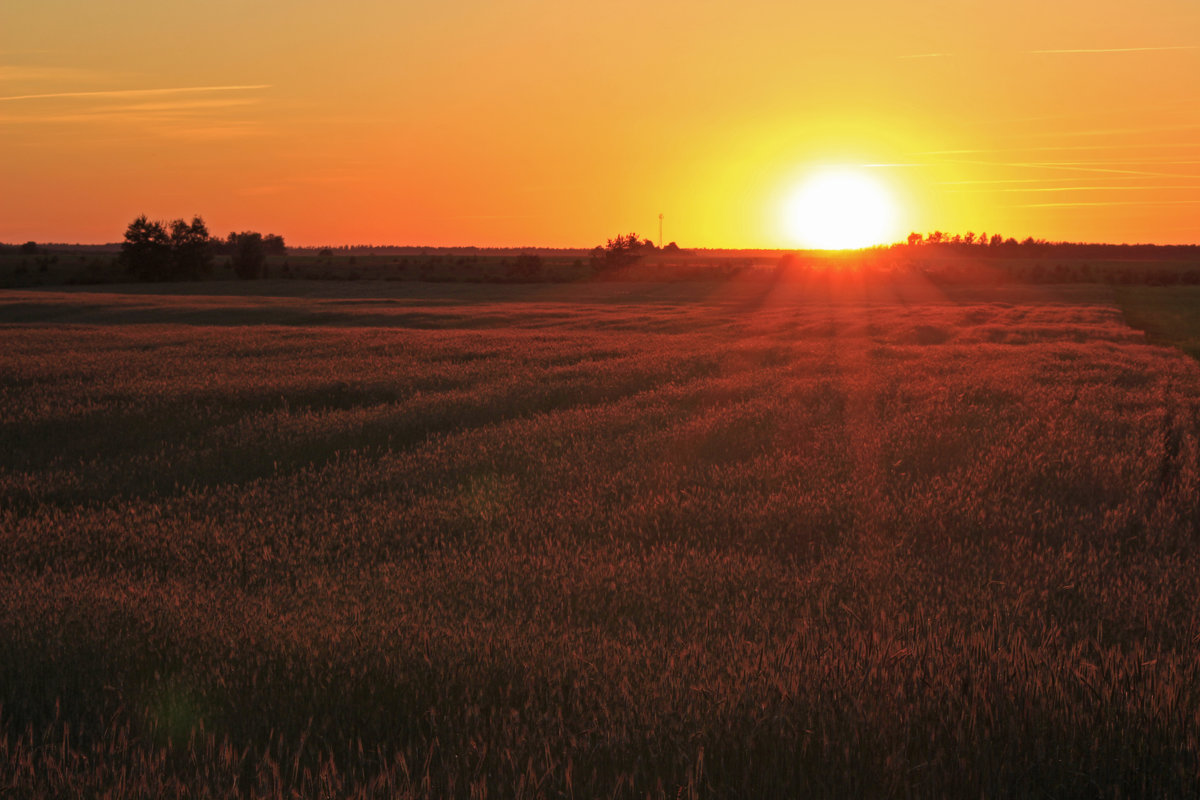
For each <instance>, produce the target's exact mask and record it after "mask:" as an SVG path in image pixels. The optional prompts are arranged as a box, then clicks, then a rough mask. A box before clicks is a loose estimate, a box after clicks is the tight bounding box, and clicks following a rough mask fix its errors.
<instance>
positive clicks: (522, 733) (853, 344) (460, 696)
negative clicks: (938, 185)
mask: <svg viewBox="0 0 1200 800" xmlns="http://www.w3.org/2000/svg"><path fill="white" fill-rule="evenodd" d="M245 289H246V287H245V286H239V285H230V284H195V285H189V286H174V287H165V288H163V287H159V288H156V289H153V290H150V289H146V288H145V287H130V288H127V289H122V290H120V293H117V294H106V293H96V292H87V291H74V292H72V291H62V292H52V291H45V292H23V291H7V292H0V409H3V416H2V417H0V704H2V705H0V795H3V794H5V792H12V793H13V794H14V796H36V795H39V794H40V795H41V796H47V797H51V796H55V797H56V796H64V795H72V794H76V795H79V796H93V795H98V794H100V793H101V792H102V791H107V790H111V791H113V792H114V795H115V796H119V797H141V796H161V795H166V796H175V795H177V794H182V793H184V792H186V793H187V795H188V796H190V797H209V796H232V795H234V794H235V793H236V792H242V793H243V794H244V795H246V796H260V795H261V796H270V797H287V796H292V793H293V792H296V793H299V794H300V795H301V796H305V797H319V796H348V795H353V794H359V795H361V796H377V797H388V796H420V797H426V796H428V797H443V796H461V797H468V796H483V794H484V793H485V791H486V794H487V796H491V797H510V796H525V797H539V796H545V797H579V798H591V797H610V796H615V797H631V798H632V797H639V798H640V797H645V796H647V795H648V796H650V797H676V796H680V795H682V796H701V797H768V796H795V797H807V796H818V797H884V796H947V797H978V796H981V795H982V796H986V797H1008V796H1034V795H1037V794H1039V793H1044V794H1046V795H1049V796H1053V797H1075V796H1079V797H1091V796H1117V795H1118V794H1119V795H1121V796H1134V797H1145V796H1164V797H1179V796H1194V795H1196V794H1197V793H1200V661H1198V660H1197V652H1198V651H1197V647H1198V642H1200V619H1198V618H1197V617H1196V612H1195V601H1196V598H1197V597H1200V552H1198V551H1200V540H1198V537H1197V532H1198V531H1197V527H1198V522H1197V511H1196V507H1197V498H1200V460H1198V459H1200V450H1198V447H1200V437H1198V434H1200V425H1198V417H1197V412H1198V410H1200V409H1198V405H1200V367H1198V366H1197V364H1196V363H1195V362H1193V361H1192V360H1190V359H1188V358H1187V357H1186V356H1184V355H1183V354H1181V353H1180V352H1178V351H1176V350H1172V349H1168V348H1165V347H1160V346H1154V345H1151V344H1148V343H1147V341H1146V339H1145V336H1144V334H1142V333H1141V332H1140V331H1138V330H1135V329H1133V328H1130V327H1128V326H1127V325H1126V324H1125V320H1124V317H1123V316H1122V311H1121V310H1119V309H1118V307H1117V306H1116V305H1115V301H1116V299H1117V295H1114V294H1112V293H1111V291H1110V290H1108V289H1102V288H1094V287H1088V286H1076V287H1070V288H1062V287H1024V288H1022V287H1011V288H1007V289H995V290H963V291H959V292H956V293H952V294H950V295H947V294H945V293H944V292H942V291H939V290H935V289H933V288H931V287H929V286H923V285H919V284H917V283H913V284H911V285H905V286H899V287H896V286H892V287H887V286H870V285H858V286H850V285H848V286H847V287H843V288H842V289H841V290H839V291H835V292H827V293H825V294H824V295H822V296H820V297H819V298H815V299H814V295H813V294H812V293H806V292H805V291H802V290H801V289H800V288H797V287H796V286H789V285H779V286H774V287H773V288H772V287H771V286H764V285H762V284H761V282H759V283H754V284H752V285H743V284H737V283H691V284H679V285H657V284H641V285H626V284H618V283H610V284H588V285H581V286H569V285H558V286H548V285H545V286H528V287H519V286H487V285H473V286H457V285H447V284H441V285H431V284H422V283H411V284H389V285H387V286H386V287H384V285H382V284H378V285H376V284H372V285H363V284H359V285H351V284H332V283H323V284H320V285H316V284H309V283H304V282H300V281H292V282H288V283H286V284H284V283H260V284H257V285H256V286H255V287H254V292H255V294H253V295H245V294H242V292H243V291H244V290H245ZM1150 291H1151V290H1145V291H1144V292H1143V294H1140V295H1138V296H1136V297H1134V296H1133V295H1128V296H1126V295H1122V296H1121V297H1120V299H1121V301H1122V302H1124V303H1126V307H1127V308H1128V309H1130V311H1129V313H1130V314H1131V315H1136V314H1137V313H1141V314H1142V315H1143V316H1145V317H1155V314H1154V313H1152V309H1153V308H1155V307H1156V305H1155V304H1158V303H1160V302H1162V301H1163V296H1161V295H1153V296H1152V295H1151V294H1147V293H1146V292H1150ZM1167 291H1168V292H1170V291H1174V290H1167ZM806 298H807V299H806ZM1138 303H1140V305H1138ZM1139 309H1140V311H1139ZM1147 309H1151V311H1148V310H1147ZM1179 313H1180V314H1181V315H1182V314H1184V312H1183V311H1180V312H1179ZM1181 324H1182V323H1181ZM1165 338H1167V339H1169V337H1165ZM1176 338H1177V339H1178V338H1181V337H1178V336H1177V337H1176Z"/></svg>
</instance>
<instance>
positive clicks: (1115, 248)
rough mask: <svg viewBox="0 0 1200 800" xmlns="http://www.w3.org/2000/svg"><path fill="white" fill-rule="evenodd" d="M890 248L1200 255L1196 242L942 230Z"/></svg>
mask: <svg viewBox="0 0 1200 800" xmlns="http://www.w3.org/2000/svg"><path fill="white" fill-rule="evenodd" d="M892 247H893V249H900V250H905V249H907V250H910V251H911V250H914V249H916V248H922V249H924V250H925V251H926V252H947V253H954V252H957V253H964V254H965V253H971V254H975V255H985V254H986V255H998V256H1015V257H1023V256H1041V255H1046V256H1061V257H1064V258H1068V257H1070V258H1081V257H1085V258H1105V257H1108V258H1154V259H1161V258H1167V259H1176V258H1185V259H1195V258H1197V256H1198V255H1200V246H1197V245H1194V244H1180V245H1171V244H1095V243H1086V242H1052V241H1049V240H1046V239H1035V238H1034V237H1032V236H1027V237H1025V238H1024V239H1022V240H1020V241H1018V240H1017V239H1015V238H1013V237H1011V236H1010V237H1007V238H1006V237H1004V236H1001V235H1000V234H998V233H997V234H992V235H991V236H989V235H988V234H986V233H980V234H976V233H974V232H973V231H967V232H966V233H964V234H957V233H956V234H953V235H951V234H949V233H943V232H942V231H933V232H932V233H927V234H921V233H917V232H915V231H914V232H913V233H910V234H909V235H908V237H907V238H906V239H905V241H904V242H903V243H900V244H897V245H893V246H892Z"/></svg>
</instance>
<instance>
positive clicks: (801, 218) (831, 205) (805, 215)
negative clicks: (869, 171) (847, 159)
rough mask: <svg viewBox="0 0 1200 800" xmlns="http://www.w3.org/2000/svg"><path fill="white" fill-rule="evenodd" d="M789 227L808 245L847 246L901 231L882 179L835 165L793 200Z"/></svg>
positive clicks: (786, 219) (787, 207) (790, 233)
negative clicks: (897, 229)
mask: <svg viewBox="0 0 1200 800" xmlns="http://www.w3.org/2000/svg"><path fill="white" fill-rule="evenodd" d="M783 216H784V219H783V222H784V228H785V230H786V232H787V234H788V236H789V237H791V238H792V239H793V240H794V241H795V242H796V243H797V244H799V245H801V246H802V247H811V248H814V249H817V250H845V249H852V248H859V247H870V246H871V245H876V244H884V243H886V242H888V241H890V240H891V239H892V238H894V236H895V230H894V228H895V220H896V206H895V203H894V201H893V200H892V197H891V195H890V194H889V193H888V190H887V189H886V188H885V187H884V186H883V184H881V183H880V182H879V181H877V180H875V179H874V178H872V177H870V176H868V175H865V174H863V173H862V172H858V171H854V170H850V169H829V170H823V171H821V172H818V173H816V174H814V175H812V176H811V177H809V178H808V179H807V180H805V181H804V183H803V184H801V185H800V187H799V188H798V189H797V190H796V191H795V193H794V194H792V196H791V197H790V198H789V199H788V200H787V202H786V204H785V206H784V211H783Z"/></svg>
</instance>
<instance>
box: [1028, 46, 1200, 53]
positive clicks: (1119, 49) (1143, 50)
mask: <svg viewBox="0 0 1200 800" xmlns="http://www.w3.org/2000/svg"><path fill="white" fill-rule="evenodd" d="M1196 49H1200V46H1197V45H1194V44H1177V45H1166V46H1164V47H1081V48H1075V49H1064V50H1030V51H1029V52H1031V53H1044V54H1048V55H1075V54H1081V53H1157V52H1162V51H1166V50H1196Z"/></svg>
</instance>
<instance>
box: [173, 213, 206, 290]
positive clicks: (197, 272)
mask: <svg viewBox="0 0 1200 800" xmlns="http://www.w3.org/2000/svg"><path fill="white" fill-rule="evenodd" d="M171 257H172V259H173V261H174V264H173V267H174V269H173V272H174V276H173V277H178V278H188V279H193V280H194V279H196V278H199V277H200V276H201V275H204V274H207V273H208V272H210V271H211V270H212V245H211V243H210V240H209V237H208V228H207V227H205V225H204V220H202V219H201V218H200V217H192V221H191V224H189V223H187V222H184V221H183V220H181V219H177V220H174V221H173V222H172V223H171Z"/></svg>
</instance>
